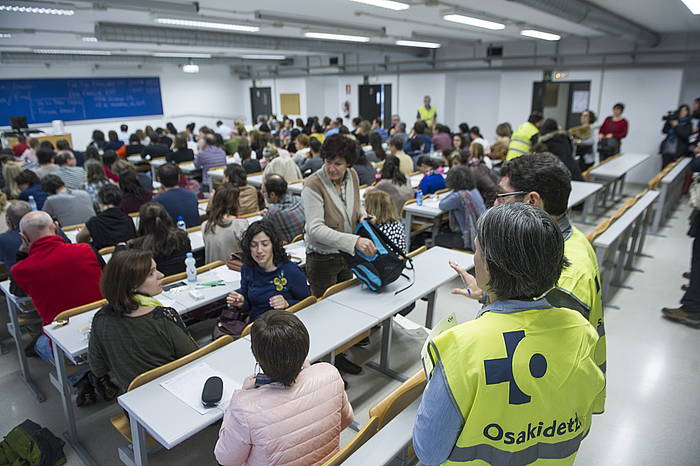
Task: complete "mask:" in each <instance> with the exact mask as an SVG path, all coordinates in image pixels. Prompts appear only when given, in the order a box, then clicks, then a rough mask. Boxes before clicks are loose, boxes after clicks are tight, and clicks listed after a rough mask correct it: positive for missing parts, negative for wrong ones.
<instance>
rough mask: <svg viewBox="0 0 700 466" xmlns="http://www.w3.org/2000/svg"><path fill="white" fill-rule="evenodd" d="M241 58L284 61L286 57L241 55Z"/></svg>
mask: <svg viewBox="0 0 700 466" xmlns="http://www.w3.org/2000/svg"><path fill="white" fill-rule="evenodd" d="M241 58H245V59H246V60H285V59H286V58H287V57H285V56H284V55H255V54H252V55H241Z"/></svg>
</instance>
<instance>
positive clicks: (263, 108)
mask: <svg viewBox="0 0 700 466" xmlns="http://www.w3.org/2000/svg"><path fill="white" fill-rule="evenodd" d="M250 109H251V112H252V114H253V115H252V116H253V124H255V123H256V122H257V121H258V118H260V117H261V116H262V117H265V120H267V118H268V117H269V116H270V115H272V91H271V90H270V88H269V87H251V88H250Z"/></svg>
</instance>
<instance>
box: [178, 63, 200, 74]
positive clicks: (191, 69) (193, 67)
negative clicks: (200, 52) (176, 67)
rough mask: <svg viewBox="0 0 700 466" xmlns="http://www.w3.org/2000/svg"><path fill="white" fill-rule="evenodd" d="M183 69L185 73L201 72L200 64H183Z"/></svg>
mask: <svg viewBox="0 0 700 466" xmlns="http://www.w3.org/2000/svg"><path fill="white" fill-rule="evenodd" d="M182 71H184V72H185V73H199V65H195V64H193V63H188V64H186V65H182Z"/></svg>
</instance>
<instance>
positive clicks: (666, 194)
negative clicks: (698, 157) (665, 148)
mask: <svg viewBox="0 0 700 466" xmlns="http://www.w3.org/2000/svg"><path fill="white" fill-rule="evenodd" d="M691 160H692V159H691V158H689V157H686V158H683V159H680V160H678V161H676V162H675V166H674V167H673V169H671V170H670V171H669V172H668V173H666V175H665V176H664V177H663V178H661V182H660V183H659V185H658V187H657V188H656V189H658V191H659V196H660V197H659V202H658V208H657V209H656V210H657V212H656V215H655V216H654V224H653V227H652V231H653V232H654V233H658V232H659V229H660V228H661V226H662V225H663V224H664V223H665V222H666V220H668V218H669V217H670V216H671V212H672V211H673V209H674V208H675V207H676V205H678V201H679V200H680V198H681V195H682V194H683V183H684V182H685V176H686V173H687V172H688V171H689V170H690V162H691Z"/></svg>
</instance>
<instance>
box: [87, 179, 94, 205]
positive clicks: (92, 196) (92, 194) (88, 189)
mask: <svg viewBox="0 0 700 466" xmlns="http://www.w3.org/2000/svg"><path fill="white" fill-rule="evenodd" d="M87 192H88V194H89V195H90V198H92V201H93V202H95V197H96V195H95V187H94V186H93V185H92V184H90V183H88V185H87Z"/></svg>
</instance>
